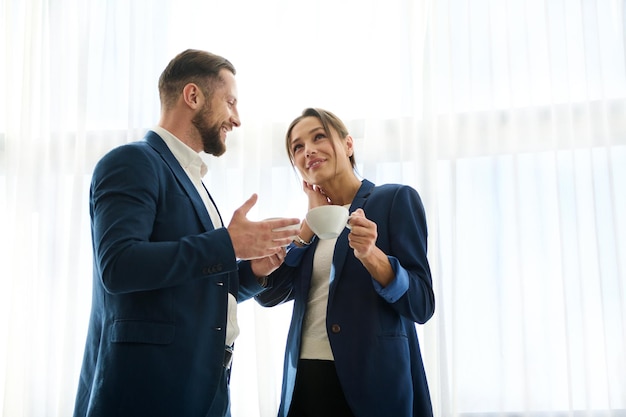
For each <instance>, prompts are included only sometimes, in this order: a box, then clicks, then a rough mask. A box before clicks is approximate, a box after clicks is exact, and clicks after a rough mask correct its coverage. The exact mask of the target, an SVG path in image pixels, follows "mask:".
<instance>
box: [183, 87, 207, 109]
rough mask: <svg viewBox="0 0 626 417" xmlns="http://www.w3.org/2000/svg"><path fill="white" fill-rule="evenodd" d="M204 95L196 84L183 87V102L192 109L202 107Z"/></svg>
mask: <svg viewBox="0 0 626 417" xmlns="http://www.w3.org/2000/svg"><path fill="white" fill-rule="evenodd" d="M203 100H204V95H203V94H202V91H201V90H200V88H199V87H198V86H197V85H196V84H195V83H189V84H187V85H185V86H184V87H183V101H184V102H185V103H186V104H187V105H188V106H189V107H190V108H192V109H194V110H195V109H197V108H199V107H200V106H202V104H203Z"/></svg>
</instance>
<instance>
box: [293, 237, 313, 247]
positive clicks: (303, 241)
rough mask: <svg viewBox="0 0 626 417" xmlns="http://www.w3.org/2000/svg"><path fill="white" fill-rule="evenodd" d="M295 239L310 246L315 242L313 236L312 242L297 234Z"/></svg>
mask: <svg viewBox="0 0 626 417" xmlns="http://www.w3.org/2000/svg"><path fill="white" fill-rule="evenodd" d="M294 240H295V241H296V242H298V243H299V244H301V245H302V246H309V245H310V244H311V243H313V238H311V241H310V242H307V241H306V240H304V239H302V238H301V237H300V235H296V238H295V239H294Z"/></svg>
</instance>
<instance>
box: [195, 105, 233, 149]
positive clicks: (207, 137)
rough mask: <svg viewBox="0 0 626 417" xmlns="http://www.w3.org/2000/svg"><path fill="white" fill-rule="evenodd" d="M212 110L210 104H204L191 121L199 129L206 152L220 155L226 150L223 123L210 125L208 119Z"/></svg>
mask: <svg viewBox="0 0 626 417" xmlns="http://www.w3.org/2000/svg"><path fill="white" fill-rule="evenodd" d="M210 115H211V110H210V109H209V108H208V106H204V107H203V108H202V110H201V111H200V112H198V113H196V115H195V116H194V117H193V119H192V120H191V123H193V125H194V126H195V127H196V129H198V133H199V134H200V137H201V138H202V147H203V148H204V152H206V153H208V154H210V155H214V156H220V155H222V154H223V153H224V152H226V145H225V144H224V143H223V142H222V133H221V132H222V127H221V125H217V124H216V125H213V126H210V125H209V123H208V122H207V119H210V117H209V116H210Z"/></svg>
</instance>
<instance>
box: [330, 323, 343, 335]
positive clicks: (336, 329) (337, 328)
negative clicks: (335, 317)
mask: <svg viewBox="0 0 626 417" xmlns="http://www.w3.org/2000/svg"><path fill="white" fill-rule="evenodd" d="M330 331H331V332H333V333H339V332H340V331H341V326H340V325H338V324H333V325H332V326H330Z"/></svg>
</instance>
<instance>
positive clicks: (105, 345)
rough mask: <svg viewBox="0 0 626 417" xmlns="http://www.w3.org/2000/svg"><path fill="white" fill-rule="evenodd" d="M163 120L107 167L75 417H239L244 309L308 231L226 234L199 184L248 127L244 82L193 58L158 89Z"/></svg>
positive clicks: (99, 182)
mask: <svg viewBox="0 0 626 417" xmlns="http://www.w3.org/2000/svg"><path fill="white" fill-rule="evenodd" d="M159 95H160V99H161V119H160V122H159V125H158V126H157V127H155V128H154V129H153V130H152V131H149V132H148V133H147V134H146V136H145V137H144V138H143V140H141V141H138V142H134V143H131V144H127V145H123V146H120V147H118V148H116V149H114V150H112V151H111V152H109V153H108V154H107V155H105V156H104V157H103V158H102V160H100V162H99V163H98V164H97V165H96V167H95V169H94V173H93V179H92V183H91V191H90V214H91V229H92V244H93V256H94V272H93V300H92V310H91V317H90V323H89V331H88V335H87V343H86V347H85V355H84V359H83V366H82V371H81V375H80V381H79V386H78V394H77V397H76V406H75V410H74V416H76V417H78V416H81V417H82V416H107V417H112V416H116V417H120V416H133V417H139V416H150V417H155V416H168V417H186V416H198V417H200V416H202V417H205V416H228V415H230V406H229V397H228V380H229V375H230V359H231V355H232V345H233V341H234V339H235V337H236V336H237V334H238V331H239V329H238V327H237V322H236V306H237V302H241V301H243V300H246V299H248V298H250V297H252V296H254V295H256V294H258V293H260V292H261V291H263V290H264V287H263V286H262V283H263V282H264V279H265V278H264V277H265V276H267V275H268V274H269V273H271V272H272V271H274V270H275V269H276V268H277V267H278V266H279V265H280V264H281V263H282V261H283V258H284V249H283V247H284V246H286V245H287V244H288V243H289V242H291V237H290V235H291V234H292V233H293V232H290V231H289V230H283V231H275V229H278V228H281V227H284V226H289V225H293V224H297V223H298V222H299V220H298V219H278V220H270V221H264V222H251V221H249V220H248V219H247V218H246V214H247V213H248V211H249V210H250V208H251V207H252V206H253V205H254V204H255V203H256V198H257V197H256V195H253V196H252V197H251V198H250V199H248V201H246V202H245V203H244V204H243V205H242V206H241V207H240V208H239V209H237V210H236V211H235V212H234V214H233V216H232V220H231V222H230V224H229V225H228V227H223V226H222V220H221V217H220V215H219V213H218V211H217V208H216V206H215V205H214V203H213V200H212V199H211V197H210V195H209V194H208V192H207V190H206V189H205V188H204V185H203V184H202V181H201V178H202V177H203V176H204V174H205V172H206V166H205V164H204V163H203V162H202V159H201V158H200V156H199V155H198V153H199V152H201V151H204V152H206V153H209V154H212V155H215V156H219V155H221V154H223V153H224V152H225V150H226V145H225V143H226V136H227V133H228V132H229V131H231V130H232V129H233V128H234V127H238V126H239V125H240V120H239V115H238V112H237V89H236V83H235V69H234V67H233V66H232V64H231V63H230V62H229V61H228V60H226V59H224V58H222V57H220V56H217V55H214V54H211V53H208V52H204V51H197V50H187V51H184V52H182V53H180V54H179V55H178V56H176V57H175V58H174V59H173V60H172V61H171V62H170V63H169V65H168V66H167V68H166V69H165V70H164V71H163V73H162V75H161V77H160V79H159Z"/></svg>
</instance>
